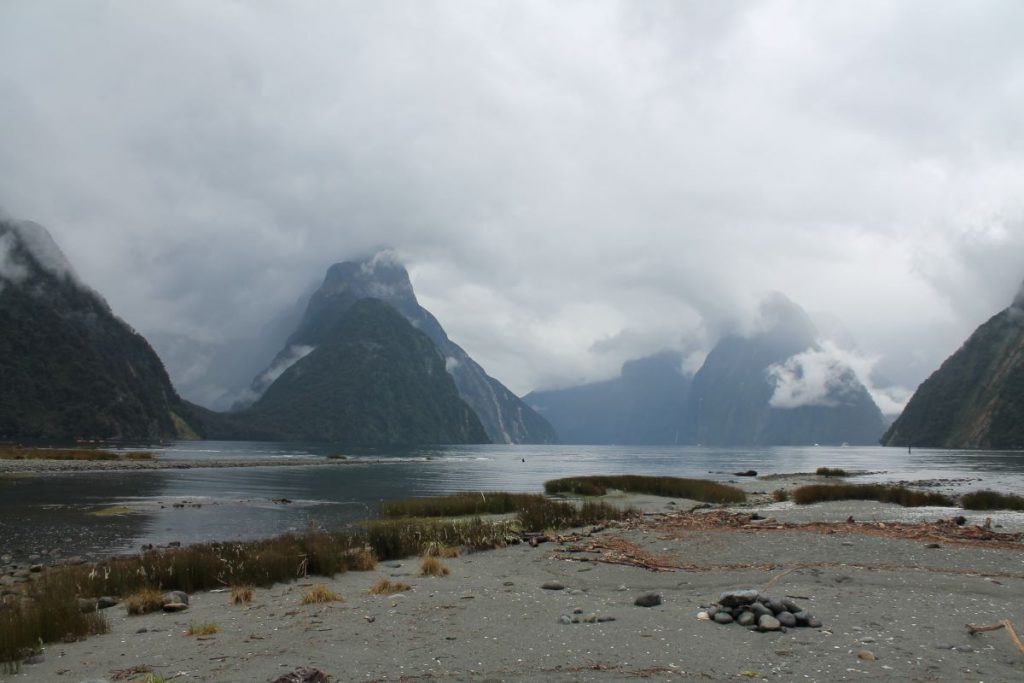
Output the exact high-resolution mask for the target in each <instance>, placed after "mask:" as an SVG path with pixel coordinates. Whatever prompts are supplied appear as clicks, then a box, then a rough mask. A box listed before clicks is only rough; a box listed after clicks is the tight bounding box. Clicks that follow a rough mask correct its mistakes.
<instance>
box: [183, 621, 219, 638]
mask: <svg viewBox="0 0 1024 683" xmlns="http://www.w3.org/2000/svg"><path fill="white" fill-rule="evenodd" d="M219 630H220V627H219V626H217V624H215V623H214V622H212V621H208V622H206V623H205V624H198V623H196V622H194V621H192V622H189V625H188V630H187V631H186V633H187V634H188V635H190V636H212V635H213V634H214V633H216V632H217V631H219Z"/></svg>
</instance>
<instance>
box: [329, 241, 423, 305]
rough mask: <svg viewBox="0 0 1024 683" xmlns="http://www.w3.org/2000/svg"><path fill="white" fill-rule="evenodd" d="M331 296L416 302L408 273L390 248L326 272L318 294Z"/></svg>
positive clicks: (343, 262)
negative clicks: (345, 295) (346, 295)
mask: <svg viewBox="0 0 1024 683" xmlns="http://www.w3.org/2000/svg"><path fill="white" fill-rule="evenodd" d="M318 293H319V294H321V295H325V296H333V295H337V294H350V295H352V296H353V297H354V298H357V299H365V298H374V299H382V300H384V301H393V300H395V299H410V298H411V299H412V300H413V301H415V300H416V295H415V294H414V293H413V289H412V282H411V281H410V280H409V272H408V271H407V270H406V269H405V266H404V265H402V262H401V261H400V260H399V259H398V255H397V254H395V252H394V251H392V250H391V249H382V250H380V251H378V252H376V253H374V254H373V255H371V256H368V257H366V258H364V259H359V260H354V261H342V262H341V263H335V264H334V265H332V266H331V267H330V268H328V269H327V275H326V276H325V277H324V283H323V286H322V287H321V289H320V292H318Z"/></svg>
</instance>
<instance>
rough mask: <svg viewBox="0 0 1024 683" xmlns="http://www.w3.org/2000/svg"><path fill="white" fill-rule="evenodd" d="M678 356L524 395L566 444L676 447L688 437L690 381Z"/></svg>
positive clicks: (650, 359)
mask: <svg viewBox="0 0 1024 683" xmlns="http://www.w3.org/2000/svg"><path fill="white" fill-rule="evenodd" d="M681 364H682V357H681V356H680V354H679V353H677V352H673V351H666V352H663V353H659V354H655V355H652V356H648V357H646V358H640V359H637V360H632V361H628V362H626V363H624V364H623V366H622V372H621V374H620V376H619V377H616V378H613V379H609V380H605V381H603V382H593V383H591V384H584V385H581V386H576V387H569V388H566V389H555V390H548V391H534V392H531V393H530V394H527V395H526V396H524V397H523V400H524V401H525V402H526V403H527V404H529V406H530V407H531V408H533V409H534V410H536V411H537V412H538V413H539V414H540V415H541V416H543V417H544V418H545V419H546V420H547V421H548V422H550V423H551V425H552V426H553V427H554V428H555V431H556V432H558V436H559V438H560V439H561V440H562V442H563V443H578V444H635V445H644V444H674V443H683V442H684V441H683V440H684V439H685V438H686V437H687V432H688V429H687V426H686V425H685V419H686V398H687V392H688V390H689V387H690V377H689V376H688V375H686V374H684V373H683V372H682V370H681Z"/></svg>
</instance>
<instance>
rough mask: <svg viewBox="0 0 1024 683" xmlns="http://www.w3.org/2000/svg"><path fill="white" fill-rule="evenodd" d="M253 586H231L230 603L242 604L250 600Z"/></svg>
mask: <svg viewBox="0 0 1024 683" xmlns="http://www.w3.org/2000/svg"><path fill="white" fill-rule="evenodd" d="M252 594H253V587H252V586H232V587H231V604H232V605H244V604H246V603H249V602H252Z"/></svg>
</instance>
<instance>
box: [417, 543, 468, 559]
mask: <svg viewBox="0 0 1024 683" xmlns="http://www.w3.org/2000/svg"><path fill="white" fill-rule="evenodd" d="M424 553H425V554H427V555H431V556H433V557H444V558H449V559H450V558H452V557H458V556H459V555H460V554H461V551H460V550H459V547H458V546H456V545H445V544H444V543H430V544H429V545H427V548H426V550H425V551H424Z"/></svg>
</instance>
